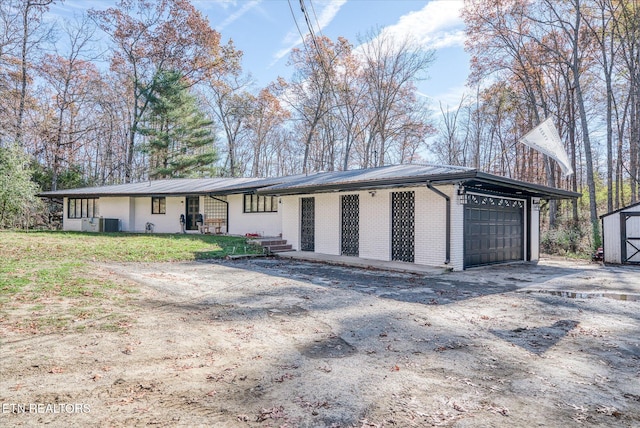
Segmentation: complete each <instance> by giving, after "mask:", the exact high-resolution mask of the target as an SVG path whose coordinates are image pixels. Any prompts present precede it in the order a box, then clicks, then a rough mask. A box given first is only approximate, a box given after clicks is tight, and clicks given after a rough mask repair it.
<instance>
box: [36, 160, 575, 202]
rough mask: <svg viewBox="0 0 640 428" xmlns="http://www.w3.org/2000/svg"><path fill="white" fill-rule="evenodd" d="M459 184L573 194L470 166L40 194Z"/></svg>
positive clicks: (548, 195)
mask: <svg viewBox="0 0 640 428" xmlns="http://www.w3.org/2000/svg"><path fill="white" fill-rule="evenodd" d="M427 183H431V184H460V185H463V186H465V187H467V188H475V189H476V190H482V191H484V192H496V193H510V194H513V193H516V194H523V195H526V196H534V197H540V198H544V199H571V198H578V197H580V194H579V193H575V192H571V191H568V190H562V189H555V188H552V187H547V186H541V185H538V184H532V183H526V182H524V181H518V180H513V179H510V178H505V177H500V176H497V175H492V174H487V173H484V172H480V171H478V170H476V169H473V168H466V167H461V166H449V165H444V166H443V165H415V164H408V165H389V166H382V167H377V168H368V169H357V170H350V171H335V172H322V173H314V174H308V175H304V174H302V175H291V176H286V177H274V178H177V179H167V180H156V181H145V182H141V183H131V184H117V185H112V186H101V187H83V188H79V189H68V190H58V191H51V192H42V193H40V194H39V195H40V196H44V197H50V198H56V197H58V198H59V197H64V196H69V197H100V196H171V195H174V196H180V195H202V194H204V195H226V194H233V193H246V192H257V193H260V194H267V195H296V194H307V193H319V192H340V191H354V190H362V189H379V188H384V187H408V186H418V185H425V184H427Z"/></svg>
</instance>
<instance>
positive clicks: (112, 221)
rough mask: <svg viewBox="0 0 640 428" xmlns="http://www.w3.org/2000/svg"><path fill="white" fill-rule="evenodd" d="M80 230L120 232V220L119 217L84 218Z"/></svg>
mask: <svg viewBox="0 0 640 428" xmlns="http://www.w3.org/2000/svg"><path fill="white" fill-rule="evenodd" d="M80 230H81V231H83V232H119V231H120V220H118V219H117V218H102V217H91V218H83V219H82V224H81V225H80Z"/></svg>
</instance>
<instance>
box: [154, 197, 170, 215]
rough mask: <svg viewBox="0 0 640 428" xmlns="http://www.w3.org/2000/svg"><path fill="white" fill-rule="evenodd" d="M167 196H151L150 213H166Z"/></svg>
mask: <svg viewBox="0 0 640 428" xmlns="http://www.w3.org/2000/svg"><path fill="white" fill-rule="evenodd" d="M166 213H167V198H165V197H164V196H152V197H151V214H166Z"/></svg>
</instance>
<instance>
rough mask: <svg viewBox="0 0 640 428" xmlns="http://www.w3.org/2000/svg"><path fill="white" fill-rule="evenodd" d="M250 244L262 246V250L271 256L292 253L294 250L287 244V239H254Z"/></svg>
mask: <svg viewBox="0 0 640 428" xmlns="http://www.w3.org/2000/svg"><path fill="white" fill-rule="evenodd" d="M249 242H250V243H252V244H257V245H260V246H261V247H262V248H264V251H265V252H266V253H269V254H271V253H279V252H285V251H291V249H292V247H291V245H290V244H289V245H288V244H287V240H286V239H280V238H278V237H274V238H258V239H252V240H251V241H249Z"/></svg>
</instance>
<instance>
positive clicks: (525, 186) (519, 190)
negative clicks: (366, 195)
mask: <svg viewBox="0 0 640 428" xmlns="http://www.w3.org/2000/svg"><path fill="white" fill-rule="evenodd" d="M427 184H431V185H436V186H437V185H446V184H457V185H460V186H463V187H465V188H466V189H467V190H470V189H474V190H476V191H478V192H483V193H496V194H510V195H513V194H516V195H522V196H525V197H538V198H541V199H576V198H579V197H580V196H582V195H581V194H580V193H576V192H571V191H569V190H562V189H556V188H553V187H547V186H542V185H538V184H532V183H527V182H524V181H518V180H513V179H510V178H505V177H500V176H496V175H492V174H487V173H483V172H479V171H476V170H470V171H462V172H457V173H453V174H452V173H448V174H438V175H427V176H414V177H399V178H390V179H381V180H366V181H354V182H348V183H345V182H340V183H323V184H316V185H314V184H312V185H298V186H287V185H276V186H271V187H266V188H262V189H258V190H257V193H258V194H263V195H276V196H287V195H305V194H314V193H331V192H353V191H358V190H376V189H388V188H405V187H418V186H423V185H427Z"/></svg>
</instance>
